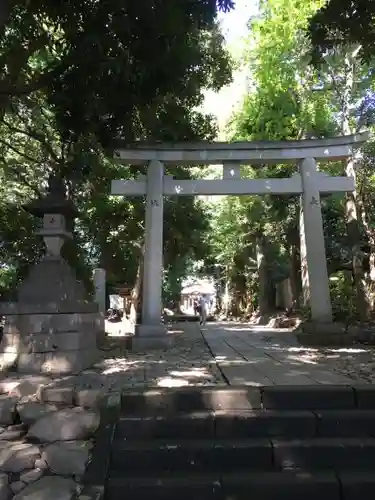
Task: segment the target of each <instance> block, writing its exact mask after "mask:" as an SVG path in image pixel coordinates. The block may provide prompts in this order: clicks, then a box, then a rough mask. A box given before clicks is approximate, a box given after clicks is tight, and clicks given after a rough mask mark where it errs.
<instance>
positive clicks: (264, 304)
mask: <svg viewBox="0 0 375 500" xmlns="http://www.w3.org/2000/svg"><path fill="white" fill-rule="evenodd" d="M266 247H267V240H266V237H265V236H264V235H259V236H257V238H256V254H257V264H258V276H259V314H260V315H263V314H267V313H268V312H269V310H270V305H269V283H268V265H267V258H266Z"/></svg>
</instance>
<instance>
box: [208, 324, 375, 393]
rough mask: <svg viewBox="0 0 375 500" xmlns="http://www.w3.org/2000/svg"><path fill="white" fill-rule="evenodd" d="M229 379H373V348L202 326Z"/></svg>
mask: <svg viewBox="0 0 375 500" xmlns="http://www.w3.org/2000/svg"><path fill="white" fill-rule="evenodd" d="M203 333H204V336H205V338H206V340H207V342H208V344H209V345H210V348H211V350H212V352H213V354H214V356H215V360H216V362H217V363H218V365H219V367H220V369H221V370H222V371H223V373H224V375H225V377H226V378H227V379H228V381H229V383H231V384H247V385H269V384H280V385H282V384H353V382H355V383H372V381H373V380H375V350H374V349H373V348H371V347H367V346H353V347H345V348H306V347H302V346H301V345H299V343H298V341H297V339H296V337H295V335H294V334H293V332H292V331H291V330H281V329H270V328H266V327H263V328H262V327H259V326H256V327H252V326H246V325H243V324H236V323H219V324H215V325H208V326H207V327H206V328H205V329H204V330H203Z"/></svg>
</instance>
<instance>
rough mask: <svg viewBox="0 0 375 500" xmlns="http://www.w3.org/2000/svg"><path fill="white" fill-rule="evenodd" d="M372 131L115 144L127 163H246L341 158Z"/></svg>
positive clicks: (116, 150)
mask: <svg viewBox="0 0 375 500" xmlns="http://www.w3.org/2000/svg"><path fill="white" fill-rule="evenodd" d="M368 137H369V134H368V132H364V133H361V134H355V135H347V136H343V137H333V138H330V139H305V140H300V141H258V142H248V141H241V142H205V141H202V142H197V143H194V142H193V143H192V142H184V143H173V144H172V143H170V144H169V143H165V142H155V143H147V142H143V141H142V142H138V143H133V144H130V145H129V144H126V143H124V141H117V142H115V144H114V156H115V158H118V159H120V160H121V161H122V162H124V163H128V164H132V165H140V164H145V163H147V162H149V161H152V160H159V161H161V162H162V163H176V164H190V165H192V164H206V165H207V164H217V163H222V162H236V161H238V162H242V163H243V164H246V163H251V164H264V163H269V164H272V163H290V162H292V163H294V162H296V161H298V160H301V159H304V158H315V159H316V160H317V161H333V160H341V159H345V158H348V157H350V156H352V154H353V151H354V150H355V149H357V148H359V147H360V146H361V145H362V144H363V143H365V142H366V141H367V139H368Z"/></svg>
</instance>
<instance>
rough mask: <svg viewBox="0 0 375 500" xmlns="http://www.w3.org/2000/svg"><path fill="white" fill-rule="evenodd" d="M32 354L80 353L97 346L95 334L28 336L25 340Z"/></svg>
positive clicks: (69, 333)
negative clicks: (82, 350)
mask: <svg viewBox="0 0 375 500" xmlns="http://www.w3.org/2000/svg"><path fill="white" fill-rule="evenodd" d="M25 343H26V344H27V346H28V348H29V350H30V352H34V353H37V352H40V353H42V352H61V351H79V350H81V349H90V348H94V347H95V346H96V335H95V333H93V332H92V333H87V332H84V331H77V332H61V333H52V334H44V333H37V334H33V335H28V337H27V339H26V340H25Z"/></svg>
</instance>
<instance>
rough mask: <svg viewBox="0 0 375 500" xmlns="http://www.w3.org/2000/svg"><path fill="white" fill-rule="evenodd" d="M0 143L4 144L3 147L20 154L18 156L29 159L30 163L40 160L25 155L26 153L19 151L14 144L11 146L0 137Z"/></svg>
mask: <svg viewBox="0 0 375 500" xmlns="http://www.w3.org/2000/svg"><path fill="white" fill-rule="evenodd" d="M0 144H4V146H5V147H7V148H9V149H11V150H12V151H13V152H14V153H16V154H18V155H20V156H23V157H24V158H26V160H28V161H31V162H32V163H37V164H39V163H40V162H39V161H38V160H36V159H35V158H33V157H32V156H29V155H27V154H26V153H21V151H19V150H18V149H17V148H15V147H14V146H12V145H11V144H9V143H8V142H7V141H4V139H1V138H0Z"/></svg>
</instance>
